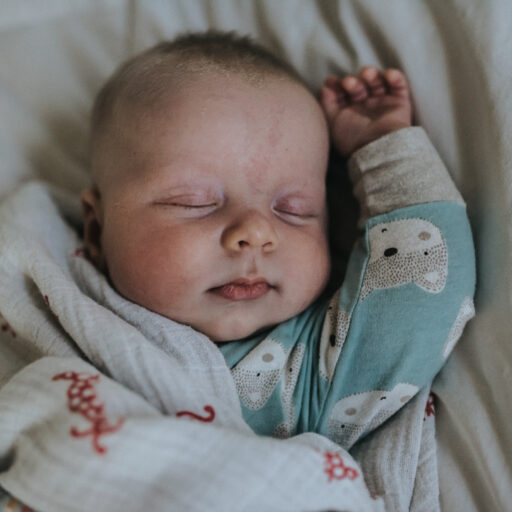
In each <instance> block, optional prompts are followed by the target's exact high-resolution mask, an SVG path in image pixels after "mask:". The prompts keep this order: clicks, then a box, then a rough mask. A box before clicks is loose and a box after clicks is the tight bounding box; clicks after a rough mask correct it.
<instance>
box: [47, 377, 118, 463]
mask: <svg viewBox="0 0 512 512" xmlns="http://www.w3.org/2000/svg"><path fill="white" fill-rule="evenodd" d="M99 378H100V376H99V375H89V374H87V373H82V372H71V371H69V372H63V373H59V374H58V375H55V377H53V379H52V380H70V381H72V384H71V385H70V386H69V388H68V407H69V410H70V411H71V412H74V413H77V414H81V415H82V417H83V418H85V419H86V420H87V421H90V422H91V428H90V429H89V430H85V431H82V432H81V431H79V430H78V429H77V428H76V427H71V429H70V434H71V435H72V436H73V437H86V436H92V446H93V448H94V450H95V451H96V452H97V453H105V452H106V451H107V448H105V446H102V445H100V443H99V438H100V436H102V435H105V434H111V433H113V432H116V431H117V430H119V429H120V428H121V425H122V424H123V422H124V419H123V418H121V419H119V420H118V421H117V423H116V424H115V425H110V424H109V422H108V420H107V418H106V416H105V413H104V408H105V405H104V404H102V403H99V402H98V400H97V395H96V390H95V389H94V385H93V383H97V382H98V381H99Z"/></svg>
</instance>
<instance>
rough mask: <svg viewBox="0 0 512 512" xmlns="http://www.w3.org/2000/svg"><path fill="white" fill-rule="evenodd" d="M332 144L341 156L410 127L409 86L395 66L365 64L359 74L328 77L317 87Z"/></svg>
mask: <svg viewBox="0 0 512 512" xmlns="http://www.w3.org/2000/svg"><path fill="white" fill-rule="evenodd" d="M321 103H322V107H323V109H324V111H325V114H326V116H327V121H328V123H329V129H330V132H331V137H332V139H333V142H334V145H335V146H336V148H337V149H338V151H339V152H340V153H341V154H342V155H343V156H345V157H348V156H350V155H351V154H352V153H353V152H354V151H356V150H357V149H359V148H361V147H362V146H364V145H365V144H368V143H370V142H372V141H374V140H375V139H378V138H379V137H382V136H383V135H387V134H388V133H391V132H394V131H396V130H400V129H401V128H406V127H408V126H411V119H412V105H411V99H410V94H409V86H408V84H407V80H406V78H405V76H404V74H403V73H402V72H401V71H399V70H398V69H388V70H386V71H384V72H383V71H379V70H378V69H377V68H374V67H372V66H367V67H365V68H363V69H361V71H360V72H359V75H357V76H353V75H349V76H346V77H345V78H343V79H339V78H336V77H329V78H327V80H325V82H324V86H323V87H322V90H321Z"/></svg>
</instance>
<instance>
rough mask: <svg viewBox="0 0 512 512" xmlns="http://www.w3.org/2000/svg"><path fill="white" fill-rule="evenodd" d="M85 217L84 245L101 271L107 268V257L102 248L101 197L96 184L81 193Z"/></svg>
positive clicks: (89, 257) (87, 253) (86, 251)
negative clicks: (105, 257) (104, 255)
mask: <svg viewBox="0 0 512 512" xmlns="http://www.w3.org/2000/svg"><path fill="white" fill-rule="evenodd" d="M80 200H81V202H82V213H83V218H84V245H85V253H86V255H87V257H88V259H89V260H90V261H91V262H92V263H93V264H94V265H95V266H96V267H97V268H98V269H100V270H101V271H104V270H105V267H106V265H105V259H104V257H103V251H102V248H101V230H102V226H103V219H102V217H103V216H102V211H101V197H100V192H99V190H98V188H97V187H96V186H92V187H90V188H86V189H85V190H84V191H83V192H82V193H81V194H80Z"/></svg>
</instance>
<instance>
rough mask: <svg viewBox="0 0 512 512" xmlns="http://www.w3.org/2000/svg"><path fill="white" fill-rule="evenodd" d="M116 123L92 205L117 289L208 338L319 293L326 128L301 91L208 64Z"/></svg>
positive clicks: (293, 308)
mask: <svg viewBox="0 0 512 512" xmlns="http://www.w3.org/2000/svg"><path fill="white" fill-rule="evenodd" d="M118 121H119V125H118V134H117V135H116V136H115V138H114V140H112V141H111V142H109V145H108V151H105V154H104V155H100V158H99V160H98V161H99V162H100V164H99V165H100V166H102V167H104V169H105V171H106V173H105V176H104V179H103V180H102V181H100V184H99V187H100V193H101V202H99V203H98V204H97V206H96V213H97V219H98V222H99V224H100V226H101V251H102V253H103V257H104V260H105V262H106V265H107V267H108V273H109V275H110V278H111V281H112V283H113V284H114V286H115V287H116V289H117V290H118V291H119V292H120V293H121V294H122V295H123V296H125V297H126V298H128V299H130V300H131V301H133V302H136V303H138V304H140V305H142V306H144V307H146V308H148V309H150V310H152V311H155V312H157V313H160V314H161V315H164V316H166V317H169V318H171V319H173V320H176V321H178V322H181V323H183V324H188V325H191V326H192V327H194V328H195V329H197V330H199V331H201V332H203V333H205V334H206V335H208V336H209V337H210V338H211V339H212V340H214V341H228V340H233V339H240V338H244V337H246V336H249V335H250V334H253V333H255V332H257V331H259V330H261V329H263V328H266V327H269V326H272V325H274V324H277V323H279V322H282V321H284V320H287V319H289V318H291V317H292V316H294V315H296V314H297V313H299V312H301V311H303V310H304V309H305V308H306V307H307V306H308V305H310V304H311V303H312V302H313V301H314V300H315V299H316V298H317V297H318V296H319V294H320V293H321V291H322V290H323V288H324V286H325V284H326V282H327V278H328V274H329V256H328V242H327V237H326V232H327V230H326V227H327V226H326V224H327V213H326V198H325V169H326V165H327V154H328V132H327V128H326V123H325V120H324V116H323V114H322V111H321V110H320V108H319V106H318V105H317V103H316V101H315V100H314V98H313V97H312V96H311V95H310V94H309V93H308V92H307V91H306V90H304V89H303V88H301V87H300V86H299V85H297V84H295V83H293V82H291V81H288V80H278V79H274V78H272V79H268V80H267V81H266V82H265V83H264V84H263V85H261V86H254V85H252V84H250V83H248V82H247V81H246V80H243V79H241V78H237V77H232V76H231V77H226V76H219V75H217V74H213V73H211V74H210V75H209V76H208V77H207V78H202V79H201V80H197V81H191V82H190V83H188V84H187V85H186V86H185V87H181V88H180V90H174V91H172V92H171V93H169V95H168V96H167V97H166V98H165V100H162V101H160V102H159V103H158V105H157V106H155V107H154V108H152V109H150V110H148V109H144V110H142V109H140V108H133V107H132V108H128V107H126V108H124V109H123V110H122V111H121V113H120V114H119V117H118ZM101 172H103V171H101Z"/></svg>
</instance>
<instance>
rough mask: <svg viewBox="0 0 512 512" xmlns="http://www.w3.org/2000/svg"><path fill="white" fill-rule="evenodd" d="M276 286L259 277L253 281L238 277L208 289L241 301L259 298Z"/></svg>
mask: <svg viewBox="0 0 512 512" xmlns="http://www.w3.org/2000/svg"><path fill="white" fill-rule="evenodd" d="M274 288H275V287H274V286H272V285H270V284H269V283H267V281H266V280H265V279H262V278H258V279H253V280H252V281H250V280H248V279H236V280H235V281H231V282H229V283H226V284H223V285H222V286H217V287H215V288H211V289H210V290H208V291H209V292H211V293H213V294H215V295H217V296H219V297H222V298H224V299H227V300H232V301H239V300H255V299H259V298H260V297H263V296H264V295H266V294H267V293H268V292H269V291H270V290H272V289H274Z"/></svg>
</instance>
